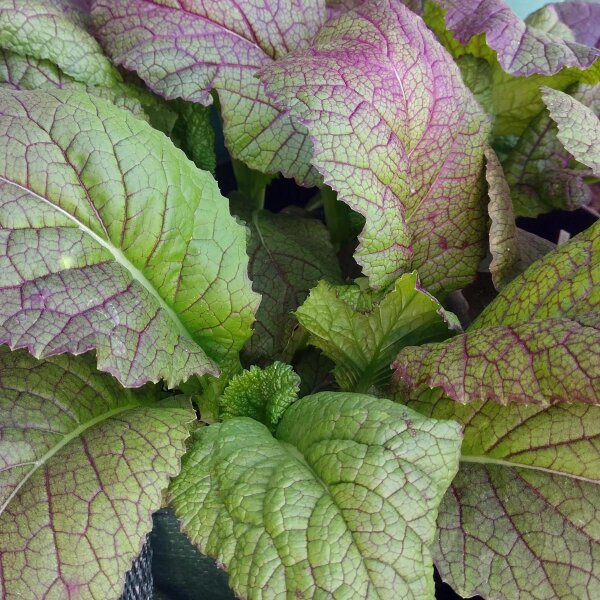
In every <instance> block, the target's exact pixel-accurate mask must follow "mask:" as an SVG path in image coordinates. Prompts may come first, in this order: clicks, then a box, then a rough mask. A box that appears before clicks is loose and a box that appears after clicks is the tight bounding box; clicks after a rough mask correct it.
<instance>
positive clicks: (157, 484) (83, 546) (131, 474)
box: [0, 347, 194, 600]
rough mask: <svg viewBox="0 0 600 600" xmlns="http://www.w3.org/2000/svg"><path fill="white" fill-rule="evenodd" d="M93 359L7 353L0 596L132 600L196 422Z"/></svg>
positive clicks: (183, 407) (2, 358) (3, 366)
mask: <svg viewBox="0 0 600 600" xmlns="http://www.w3.org/2000/svg"><path fill="white" fill-rule="evenodd" d="M94 365H95V361H94V360H93V359H92V357H90V356H80V357H71V356H60V357H54V358H52V359H49V360H45V361H37V360H35V359H34V358H32V357H31V356H30V355H28V354H27V353H25V352H23V351H17V352H10V351H9V350H8V348H6V347H0V456H1V459H0V596H2V598H5V599H6V600H20V599H22V598H74V597H79V598H103V599H107V600H110V599H115V600H116V599H117V598H120V597H121V593H122V591H123V585H124V583H125V572H126V571H127V570H128V569H129V568H130V567H131V563H132V561H133V559H134V558H135V557H136V556H137V555H138V554H139V552H140V549H141V547H142V545H143V543H144V542H145V538H146V534H147V533H148V532H149V531H150V530H151V528H152V512H154V511H155V510H157V509H158V508H160V506H161V500H162V492H163V490H164V489H165V488H166V487H167V485H168V481H169V478H170V477H172V476H174V475H176V474H177V473H178V471H179V461H180V457H181V456H182V454H183V453H184V451H185V440H186V438H187V437H188V427H187V423H188V422H190V421H191V420H192V419H193V418H194V412H193V411H192V410H191V407H190V406H189V402H187V401H185V400H181V399H178V398H174V399H171V400H166V401H158V400H157V394H156V391H157V390H155V389H154V388H143V389H141V390H135V391H132V390H126V389H123V388H121V387H120V386H119V385H118V384H117V383H116V381H115V380H114V379H113V378H112V377H110V376H108V375H105V374H100V373H98V372H97V371H96V370H95V366H94Z"/></svg>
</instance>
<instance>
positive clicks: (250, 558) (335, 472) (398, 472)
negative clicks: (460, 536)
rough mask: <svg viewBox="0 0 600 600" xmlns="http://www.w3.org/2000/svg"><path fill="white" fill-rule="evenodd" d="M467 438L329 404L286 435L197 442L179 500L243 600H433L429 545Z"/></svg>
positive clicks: (239, 421)
mask: <svg viewBox="0 0 600 600" xmlns="http://www.w3.org/2000/svg"><path fill="white" fill-rule="evenodd" d="M459 447H460V433H459V431H458V429H457V426H456V425H455V424H454V423H451V422H445V421H432V420H429V419H424V418H423V417H421V416H420V415H419V414H418V413H416V412H414V411H412V410H410V409H407V408H405V407H402V406H400V405H397V404H394V403H392V402H390V401H389V400H384V399H380V398H374V397H371V396H364V395H359V394H343V393H331V392H323V393H320V394H316V395H314V396H307V397H305V398H303V399H302V400H299V401H298V402H296V403H295V404H293V405H292V406H291V408H290V409H288V411H287V412H286V413H285V415H284V417H283V420H282V421H281V424H280V425H279V428H278V430H277V439H275V438H273V437H272V436H271V435H270V433H269V431H268V429H267V428H266V427H265V426H264V425H261V424H260V423H257V422H256V421H252V420H251V419H247V418H236V419H231V420H229V421H226V422H225V423H223V424H220V425H211V426H209V427H205V428H203V429H201V430H200V431H198V432H197V434H196V435H195V437H194V442H193V446H192V449H191V450H190V452H189V453H188V454H187V455H186V457H185V458H184V461H183V464H182V471H181V474H180V475H179V476H178V477H177V478H176V479H174V480H173V482H172V485H171V487H170V498H171V501H172V503H173V504H174V506H175V510H176V513H177V516H178V517H179V519H180V520H181V522H182V527H183V529H184V531H185V532H186V533H187V534H188V536H189V537H190V539H191V540H192V542H193V543H194V544H196V545H197V546H198V547H199V549H200V550H201V551H202V552H203V553H205V554H208V555H210V556H213V557H215V558H216V559H217V560H218V561H219V562H221V563H223V564H224V565H225V566H226V568H227V570H228V572H229V582H230V585H231V586H232V587H233V589H234V590H235V591H236V593H237V594H239V595H240V596H241V597H245V598H258V597H260V598H264V599H265V600H267V599H271V598H281V597H287V596H289V597H293V598H318V597H327V598H344V599H356V600H358V599H364V598H382V599H383V598H389V599H393V600H397V599H398V598H415V599H416V598H418V599H422V600H425V599H429V598H432V597H433V577H432V575H433V570H432V565H431V556H430V553H429V545H430V544H431V543H432V541H433V535H434V530H435V525H434V524H435V518H436V514H437V506H438V502H439V501H440V499H441V497H442V495H443V494H444V491H445V490H446V488H447V486H448V485H449V483H450V481H451V479H452V477H453V476H454V473H455V472H456V466H457V458H458V452H459Z"/></svg>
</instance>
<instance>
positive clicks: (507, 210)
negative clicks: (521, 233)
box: [485, 148, 522, 290]
mask: <svg viewBox="0 0 600 600" xmlns="http://www.w3.org/2000/svg"><path fill="white" fill-rule="evenodd" d="M485 156H486V169H485V176H486V179H487V183H488V195H489V198H490V202H489V204H488V213H489V215H490V220H491V224H490V252H491V254H492V262H491V263H490V273H491V274H492V281H493V282H494V287H495V288H496V289H497V290H499V289H501V288H503V287H504V286H505V285H506V284H507V283H508V282H509V281H510V280H511V279H514V278H515V276H516V275H518V274H519V273H520V272H521V271H522V269H521V268H520V267H521V265H520V253H519V239H518V237H517V226H516V223H515V215H514V213H513V205H512V200H511V197H510V188H509V187H508V183H507V181H506V179H505V177H504V171H503V170H502V165H501V164H500V161H499V160H498V157H497V156H496V153H495V152H494V151H493V150H492V149H491V148H487V149H486V151H485Z"/></svg>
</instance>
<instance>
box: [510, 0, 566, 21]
mask: <svg viewBox="0 0 600 600" xmlns="http://www.w3.org/2000/svg"><path fill="white" fill-rule="evenodd" d="M550 2H556V0H508V3H509V4H510V6H511V8H512V9H513V10H514V11H515V12H516V13H517V14H518V15H519V16H520V17H521V18H525V17H526V16H527V15H528V14H529V13H531V12H533V11H534V10H537V9H538V8H541V7H542V6H544V4H549V3H550Z"/></svg>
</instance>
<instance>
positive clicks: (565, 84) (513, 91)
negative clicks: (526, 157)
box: [424, 0, 600, 136]
mask: <svg viewBox="0 0 600 600" xmlns="http://www.w3.org/2000/svg"><path fill="white" fill-rule="evenodd" d="M484 4H485V3H484ZM492 5H496V0H492V2H490V6H492ZM506 10H509V9H506ZM504 13H505V14H506V11H504ZM515 18H516V17H515ZM424 19H425V21H426V22H427V25H428V26H429V27H430V28H432V29H433V31H435V33H436V35H437V37H438V39H440V41H442V43H443V44H444V46H445V47H446V48H447V49H448V50H449V51H450V53H451V54H452V55H453V56H454V57H455V59H457V60H458V61H459V65H460V67H461V70H462V72H463V77H464V79H465V82H466V83H467V84H468V85H469V86H470V87H472V89H473V91H474V93H475V94H476V95H477V98H478V100H480V102H482V104H483V106H484V107H485V108H486V110H487V111H488V112H490V113H491V114H492V115H493V117H494V134H495V135H497V136H512V135H517V136H518V135H521V134H522V133H523V131H524V130H525V129H526V128H527V126H528V125H529V124H530V123H531V121H532V119H534V118H535V117H536V116H537V115H539V114H540V112H541V111H543V110H544V102H543V100H542V96H541V93H540V87H541V86H544V85H546V86H549V87H552V88H556V89H560V90H565V89H567V88H569V87H570V86H572V85H574V84H577V83H585V84H596V83H598V82H599V81H600V61H595V62H594V63H593V65H592V66H591V67H590V68H588V69H584V70H582V69H579V68H577V67H564V68H562V69H561V70H560V71H559V72H558V73H555V74H554V75H541V74H531V75H529V76H527V77H523V76H516V75H514V74H511V73H508V72H507V71H506V70H505V69H504V68H503V67H502V66H501V64H500V63H499V62H498V56H497V54H496V52H495V51H494V50H492V49H491V48H490V47H489V46H488V45H487V43H486V38H485V36H484V35H477V36H475V37H474V38H472V39H471V41H470V42H469V43H468V44H467V45H466V46H465V45H463V44H461V43H460V41H458V40H457V38H456V37H455V36H454V35H453V33H452V32H451V31H449V30H448V29H447V28H446V25H445V19H444V13H443V11H442V9H441V8H440V7H439V6H438V4H437V3H435V2H433V1H430V2H427V3H426V4H425V11H424ZM542 33H544V32H542ZM544 35H546V34H544ZM567 38H568V40H572V34H571V33H568V36H567ZM556 41H557V42H558V43H559V44H560V43H562V42H561V40H560V39H559V37H558V36H556ZM464 57H475V58H479V59H481V60H484V61H485V62H487V63H488V65H489V71H488V72H486V70H485V68H484V67H483V65H482V64H481V63H480V62H479V61H472V60H466V59H465V58H464ZM532 64H533V63H532ZM465 73H466V76H465ZM483 77H485V80H486V83H487V86H486V87H484V88H483V90H482V89H481V86H482V78H483ZM482 91H485V94H482V93H481V92H482Z"/></svg>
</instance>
